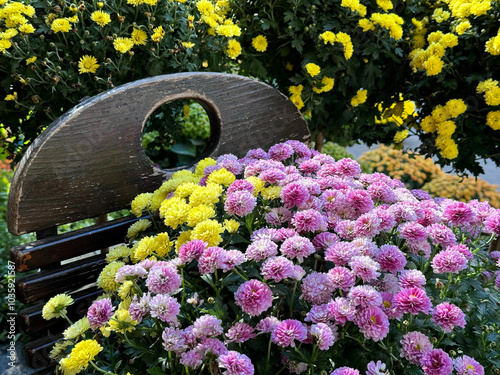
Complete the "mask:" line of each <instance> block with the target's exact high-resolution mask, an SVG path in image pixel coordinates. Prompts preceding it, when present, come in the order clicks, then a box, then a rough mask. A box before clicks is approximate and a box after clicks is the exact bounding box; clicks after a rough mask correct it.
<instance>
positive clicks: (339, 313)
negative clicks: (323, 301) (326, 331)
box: [327, 297, 356, 326]
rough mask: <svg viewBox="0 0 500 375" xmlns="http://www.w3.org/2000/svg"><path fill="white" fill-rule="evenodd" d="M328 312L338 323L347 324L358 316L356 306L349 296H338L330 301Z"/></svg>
mask: <svg viewBox="0 0 500 375" xmlns="http://www.w3.org/2000/svg"><path fill="white" fill-rule="evenodd" d="M327 308H328V312H329V313H330V316H331V317H332V318H333V320H334V321H335V323H336V324H339V325H341V326H343V325H345V324H346V323H347V322H348V321H352V320H353V319H354V317H355V316H356V308H355V307H354V306H353V305H352V304H351V303H350V302H349V300H348V299H347V298H344V297H336V298H335V299H334V300H331V301H330V302H329V303H328V307H327Z"/></svg>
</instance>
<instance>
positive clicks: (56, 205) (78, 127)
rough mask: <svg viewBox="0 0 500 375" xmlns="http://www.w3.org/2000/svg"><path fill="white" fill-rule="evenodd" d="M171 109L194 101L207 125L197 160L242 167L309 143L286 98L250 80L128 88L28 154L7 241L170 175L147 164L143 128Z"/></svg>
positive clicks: (179, 77)
mask: <svg viewBox="0 0 500 375" xmlns="http://www.w3.org/2000/svg"><path fill="white" fill-rule="evenodd" d="M177 99H195V100H197V101H199V102H200V103H201V104H202V106H203V107H204V108H205V109H206V111H207V113H208V115H209V118H210V122H211V129H212V131H211V138H210V141H209V144H208V147H207V149H206V151H205V154H204V155H202V157H206V156H218V155H221V154H224V153H233V154H235V155H237V156H239V157H241V156H244V154H245V153H246V152H247V151H248V150H249V149H252V148H256V147H262V148H264V149H266V148H269V147H270V146H271V145H273V144H275V143H277V142H281V141H285V140H288V139H297V140H301V141H304V140H308V139H309V131H308V129H307V127H306V123H305V121H304V119H303V117H302V115H301V114H300V112H299V111H298V110H297V108H296V107H295V105H294V104H293V103H292V102H291V101H290V100H289V99H288V98H287V97H286V96H285V95H283V94H281V93H280V92H279V91H277V90H276V89H274V88H272V87H271V86H269V85H266V84H264V83H261V82H258V81H255V80H252V79H249V78H246V77H241V76H236V75H230V74H221V73H178V74H171V75H164V76H157V77H153V78H147V79H143V80H139V81H136V82H133V83H129V84H125V85H123V86H120V87H117V88H115V89H112V90H109V91H106V92H104V93H102V94H100V95H97V96H95V97H92V98H90V99H88V100H86V101H84V102H82V103H81V104H79V105H78V106H76V107H75V108H73V109H72V110H70V111H69V112H67V113H66V114H65V115H63V116H61V117H60V118H59V119H58V120H56V121H55V122H54V123H53V124H51V125H50V126H49V127H48V128H47V129H46V130H45V131H44V132H43V133H42V135H41V136H40V137H38V138H37V139H36V140H35V141H34V142H33V144H32V145H31V146H30V147H29V149H28V150H27V152H26V154H25V156H24V157H23V158H22V160H21V162H20V163H19V165H18V167H17V169H16V173H15V176H14V179H13V182H12V186H11V190H10V195H9V203H8V227H9V231H10V232H11V233H13V234H16V235H18V234H22V233H26V232H32V231H40V230H43V229H46V228H49V227H53V226H57V225H61V224H65V223H68V222H73V221H76V220H80V219H85V218H90V217H96V216H98V215H100V214H103V213H107V212H111V211H116V210H119V209H122V208H125V207H128V206H129V204H130V202H131V201H132V199H133V198H134V197H135V196H136V195H137V194H139V193H143V192H148V191H153V190H155V189H156V188H158V186H160V184H161V183H162V182H163V181H164V180H165V179H166V178H168V177H169V176H171V175H172V173H173V172H174V171H175V170H160V169H158V168H156V167H154V166H153V165H152V164H151V163H150V161H149V159H148V158H147V157H146V154H145V153H144V150H143V148H142V141H141V139H142V128H143V126H144V123H145V121H146V119H147V118H148V117H149V115H150V114H151V113H152V112H153V111H154V110H155V109H156V108H158V107H159V106H160V105H161V104H163V103H166V102H169V101H173V100H177Z"/></svg>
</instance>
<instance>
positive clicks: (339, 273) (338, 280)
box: [328, 266, 356, 292]
mask: <svg viewBox="0 0 500 375" xmlns="http://www.w3.org/2000/svg"><path fill="white" fill-rule="evenodd" d="M328 278H329V279H330V281H331V283H332V286H333V288H334V289H340V290H342V291H344V292H347V291H348V290H349V289H351V288H352V287H353V286H354V284H355V283H356V276H354V273H353V272H352V271H351V270H350V269H348V268H346V267H341V266H336V267H333V268H332V269H330V270H329V271H328Z"/></svg>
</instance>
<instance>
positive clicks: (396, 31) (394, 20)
mask: <svg viewBox="0 0 500 375" xmlns="http://www.w3.org/2000/svg"><path fill="white" fill-rule="evenodd" d="M370 21H371V22H373V24H374V25H378V26H380V27H383V28H384V29H387V30H389V35H390V36H391V38H394V39H396V40H398V39H401V38H402V37H403V28H402V27H401V25H403V19H402V18H401V17H400V16H398V15H397V14H395V13H373V14H372V15H371V16H370Z"/></svg>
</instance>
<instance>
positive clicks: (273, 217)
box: [266, 207, 293, 227]
mask: <svg viewBox="0 0 500 375" xmlns="http://www.w3.org/2000/svg"><path fill="white" fill-rule="evenodd" d="M292 216H293V215H292V213H291V211H290V210H289V209H287V208H285V207H277V208H271V211H269V212H268V213H267V214H266V222H267V223H269V224H271V225H274V226H277V227H280V226H282V225H283V224H285V223H288V222H290V221H291V220H292Z"/></svg>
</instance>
